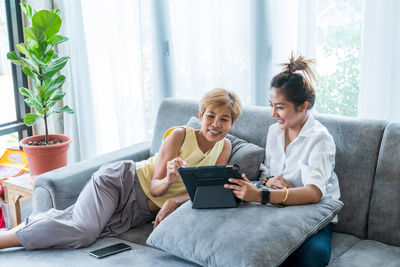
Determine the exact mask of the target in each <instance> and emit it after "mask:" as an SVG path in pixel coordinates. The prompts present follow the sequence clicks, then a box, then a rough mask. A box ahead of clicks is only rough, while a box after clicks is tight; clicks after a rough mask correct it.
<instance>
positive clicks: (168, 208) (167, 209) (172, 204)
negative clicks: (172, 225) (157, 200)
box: [153, 199, 179, 228]
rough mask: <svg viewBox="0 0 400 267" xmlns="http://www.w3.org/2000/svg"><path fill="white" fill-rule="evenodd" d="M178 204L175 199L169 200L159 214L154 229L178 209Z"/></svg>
mask: <svg viewBox="0 0 400 267" xmlns="http://www.w3.org/2000/svg"><path fill="white" fill-rule="evenodd" d="M178 207H179V206H178V204H177V203H176V201H174V200H173V199H167V201H165V203H164V204H163V205H162V207H161V209H160V211H159V212H158V213H157V216H156V219H155V220H154V222H153V224H154V225H153V228H156V227H157V226H158V225H159V224H160V222H161V221H162V220H164V219H165V218H166V217H167V216H168V215H170V214H171V213H172V212H173V211H175V210H176V209H177V208H178Z"/></svg>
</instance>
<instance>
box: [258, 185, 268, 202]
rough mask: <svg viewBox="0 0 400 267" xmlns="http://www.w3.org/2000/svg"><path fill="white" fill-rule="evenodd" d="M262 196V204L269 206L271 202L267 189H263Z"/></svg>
mask: <svg viewBox="0 0 400 267" xmlns="http://www.w3.org/2000/svg"><path fill="white" fill-rule="evenodd" d="M260 194H261V204H263V205H265V204H267V203H268V202H269V194H270V192H269V190H268V188H265V187H263V188H261V192H260Z"/></svg>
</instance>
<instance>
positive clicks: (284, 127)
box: [225, 54, 340, 267]
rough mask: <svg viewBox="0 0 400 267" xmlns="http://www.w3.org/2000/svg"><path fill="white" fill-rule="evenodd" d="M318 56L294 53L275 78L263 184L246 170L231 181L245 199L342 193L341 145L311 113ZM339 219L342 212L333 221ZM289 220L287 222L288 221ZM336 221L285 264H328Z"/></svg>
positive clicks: (292, 199) (291, 200)
mask: <svg viewBox="0 0 400 267" xmlns="http://www.w3.org/2000/svg"><path fill="white" fill-rule="evenodd" d="M312 64H314V61H313V60H311V59H305V58H304V57H302V56H299V57H297V58H295V57H294V55H293V54H292V56H291V57H290V61H289V62H288V63H285V64H282V65H284V69H283V71H282V72H281V73H279V74H277V75H276V76H275V77H274V78H273V79H272V82H271V90H270V100H269V102H270V105H271V114H272V117H274V118H275V119H276V120H277V123H275V124H273V125H271V126H270V128H269V131H268V136H267V144H266V157H265V162H264V166H263V176H262V177H271V178H264V179H263V184H264V185H266V186H267V187H268V188H272V189H271V190H269V189H259V188H257V187H256V186H255V185H254V184H252V183H251V182H250V181H249V180H248V179H247V178H246V176H245V175H243V179H244V180H243V181H242V180H239V179H231V182H234V183H236V185H229V184H227V185H225V187H226V188H230V189H232V190H233V193H234V194H235V195H236V196H237V197H238V198H240V199H242V200H245V201H255V202H261V203H262V204H266V203H273V204H283V205H303V204H311V203H318V202H319V201H320V200H321V198H322V197H329V198H333V199H339V197H340V191H339V184H338V179H337V176H336V174H335V172H334V171H333V169H334V167H335V153H336V147H335V143H334V141H333V138H332V136H331V135H330V134H329V132H328V130H327V129H326V128H325V127H324V126H323V125H322V124H321V123H320V122H318V121H317V120H316V119H315V118H314V116H313V115H312V113H311V111H310V110H311V108H312V107H313V106H314V102H315V90H314V87H313V85H312V82H311V81H312V80H315V74H314V70H313V69H312ZM335 221H337V218H335V219H334V220H333V222H335ZM282 223H284V222H282ZM331 238H332V225H331V224H328V225H327V226H326V227H325V228H323V229H322V230H320V231H319V232H318V233H316V234H315V235H313V236H311V237H310V238H309V239H308V240H306V241H305V242H304V243H303V244H302V245H301V246H300V247H299V248H298V249H297V250H296V251H295V252H294V253H293V254H292V255H290V256H289V258H288V259H287V260H286V261H285V262H284V263H283V264H282V266H307V267H310V266H325V265H327V264H328V262H329V259H330V254H331Z"/></svg>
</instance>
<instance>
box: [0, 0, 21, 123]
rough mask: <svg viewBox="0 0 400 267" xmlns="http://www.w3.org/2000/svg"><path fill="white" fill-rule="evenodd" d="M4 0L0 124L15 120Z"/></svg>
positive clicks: (1, 10) (0, 28)
mask: <svg viewBox="0 0 400 267" xmlns="http://www.w3.org/2000/svg"><path fill="white" fill-rule="evenodd" d="M4 1H5V0H0V96H1V97H0V124H2V123H6V122H10V121H16V119H17V115H16V112H15V101H14V87H13V81H12V74H11V63H10V62H9V61H8V60H7V52H9V50H10V49H9V43H8V30H7V18H6V9H5V2H4Z"/></svg>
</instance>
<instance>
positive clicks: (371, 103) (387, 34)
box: [358, 0, 400, 122]
mask: <svg viewBox="0 0 400 267" xmlns="http://www.w3.org/2000/svg"><path fill="white" fill-rule="evenodd" d="M399 12H400V2H399V1H397V0H383V1H382V0H379V1H375V0H366V4H365V16H364V23H365V24H364V27H363V41H362V64H361V84H360V95H359V99H358V101H359V102H358V105H359V110H358V116H359V117H361V118H368V119H380V120H388V121H390V122H400V80H399V78H398V77H399V67H398V66H399V62H400V49H399V48H400V27H399V25H398V23H397V22H398V20H399Z"/></svg>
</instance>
